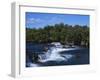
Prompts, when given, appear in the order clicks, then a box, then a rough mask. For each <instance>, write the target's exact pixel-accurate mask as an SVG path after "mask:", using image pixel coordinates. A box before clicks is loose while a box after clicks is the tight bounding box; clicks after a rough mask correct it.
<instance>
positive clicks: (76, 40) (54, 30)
mask: <svg viewBox="0 0 100 80" xmlns="http://www.w3.org/2000/svg"><path fill="white" fill-rule="evenodd" d="M26 41H27V42H28V41H32V42H34V43H51V42H60V43H62V44H74V45H79V46H89V27H88V26H81V25H74V26H72V25H68V24H64V23H59V24H55V25H47V26H45V27H43V28H38V29H36V28H26Z"/></svg>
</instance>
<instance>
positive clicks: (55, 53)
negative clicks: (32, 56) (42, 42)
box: [39, 47, 73, 62]
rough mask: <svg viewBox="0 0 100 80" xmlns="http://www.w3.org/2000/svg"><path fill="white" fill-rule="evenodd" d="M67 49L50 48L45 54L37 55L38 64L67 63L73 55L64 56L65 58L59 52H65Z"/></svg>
mask: <svg viewBox="0 0 100 80" xmlns="http://www.w3.org/2000/svg"><path fill="white" fill-rule="evenodd" d="M67 50H69V49H63V48H57V47H51V48H50V49H49V50H48V51H47V52H45V53H44V54H43V55H39V57H40V59H39V61H40V62H47V61H67V60H68V59H70V58H71V57H72V56H73V55H71V54H66V55H65V56H62V55H61V54H60V52H62V51H67Z"/></svg>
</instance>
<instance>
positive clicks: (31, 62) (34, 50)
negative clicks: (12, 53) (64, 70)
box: [26, 43, 89, 67]
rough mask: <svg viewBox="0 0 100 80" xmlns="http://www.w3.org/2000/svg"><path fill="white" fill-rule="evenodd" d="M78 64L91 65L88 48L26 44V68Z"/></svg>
mask: <svg viewBox="0 0 100 80" xmlns="http://www.w3.org/2000/svg"><path fill="white" fill-rule="evenodd" d="M45 48H48V49H45ZM78 64H89V49H88V48H80V47H74V48H62V47H54V46H51V45H47V44H34V43H27V44H26V67H39V66H58V65H78Z"/></svg>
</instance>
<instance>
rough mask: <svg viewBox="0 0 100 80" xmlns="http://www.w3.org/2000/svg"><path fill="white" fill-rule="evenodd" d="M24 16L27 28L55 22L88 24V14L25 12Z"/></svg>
mask: <svg viewBox="0 0 100 80" xmlns="http://www.w3.org/2000/svg"><path fill="white" fill-rule="evenodd" d="M25 17H26V20H25V21H26V22H25V25H26V27H27V28H43V27H45V26H47V25H54V24H57V23H58V24H59V23H64V24H69V25H82V26H84V25H87V26H89V15H79V14H58V13H57V14H55V13H34V12H26V14H25Z"/></svg>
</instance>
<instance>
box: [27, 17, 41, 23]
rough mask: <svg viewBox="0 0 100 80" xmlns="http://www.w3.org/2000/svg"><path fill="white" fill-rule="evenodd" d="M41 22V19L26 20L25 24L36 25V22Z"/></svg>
mask: <svg viewBox="0 0 100 80" xmlns="http://www.w3.org/2000/svg"><path fill="white" fill-rule="evenodd" d="M41 21H42V20H41V19H39V18H36V19H35V18H28V19H27V21H26V23H27V24H33V23H38V22H41Z"/></svg>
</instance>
